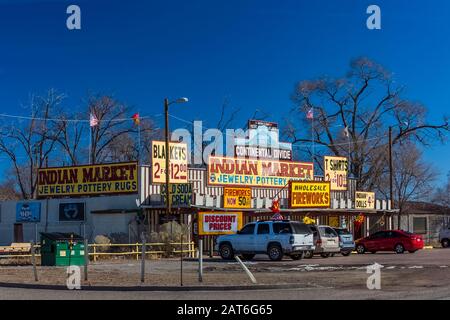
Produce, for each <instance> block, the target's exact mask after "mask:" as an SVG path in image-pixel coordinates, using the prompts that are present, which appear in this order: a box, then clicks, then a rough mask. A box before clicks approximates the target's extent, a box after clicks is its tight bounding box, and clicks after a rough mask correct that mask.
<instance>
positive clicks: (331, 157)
mask: <svg viewBox="0 0 450 320" xmlns="http://www.w3.org/2000/svg"><path fill="white" fill-rule="evenodd" d="M327 159H328V160H330V161H332V160H337V161H342V160H344V161H345V162H346V164H347V170H327V167H328V166H327ZM348 167H349V160H348V158H347V157H337V156H324V157H323V177H324V181H327V180H326V179H327V174H330V180H329V181H330V182H331V190H332V191H347V190H348ZM331 173H334V176H336V175H338V174H339V175H343V179H344V181H345V187H339V186H338V185H337V182H336V183H333V180H332V179H333V178H334V177H332V176H331ZM344 173H345V174H344Z"/></svg>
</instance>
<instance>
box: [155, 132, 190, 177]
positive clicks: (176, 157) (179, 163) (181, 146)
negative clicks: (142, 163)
mask: <svg viewBox="0 0 450 320" xmlns="http://www.w3.org/2000/svg"><path fill="white" fill-rule="evenodd" d="M169 160H170V165H169V182H170V183H187V182H188V151H187V144H186V143H181V142H170V143H169ZM152 183H166V143H165V142H164V141H152Z"/></svg>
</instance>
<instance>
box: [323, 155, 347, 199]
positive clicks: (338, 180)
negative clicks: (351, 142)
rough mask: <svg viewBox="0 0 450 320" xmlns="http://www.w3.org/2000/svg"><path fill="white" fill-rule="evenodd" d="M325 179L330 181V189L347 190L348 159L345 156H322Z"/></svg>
mask: <svg viewBox="0 0 450 320" xmlns="http://www.w3.org/2000/svg"><path fill="white" fill-rule="evenodd" d="M323 160H324V176H325V181H330V182H331V190H333V191H344V190H347V172H348V160H347V158H345V157H329V156H325V157H323Z"/></svg>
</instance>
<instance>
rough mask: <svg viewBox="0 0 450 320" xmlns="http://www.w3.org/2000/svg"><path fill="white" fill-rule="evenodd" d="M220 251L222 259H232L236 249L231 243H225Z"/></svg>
mask: <svg viewBox="0 0 450 320" xmlns="http://www.w3.org/2000/svg"><path fill="white" fill-rule="evenodd" d="M219 252H220V256H221V257H222V259H224V260H231V259H233V258H234V251H233V248H232V247H231V245H229V244H223V245H221V246H220V249H219Z"/></svg>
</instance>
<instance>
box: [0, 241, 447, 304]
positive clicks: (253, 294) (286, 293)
mask: <svg viewBox="0 0 450 320" xmlns="http://www.w3.org/2000/svg"><path fill="white" fill-rule="evenodd" d="M375 262H377V263H379V264H381V265H383V266H384V268H383V269H382V288H381V290H368V289H367V288H366V280H367V276H368V275H367V273H366V270H365V266H367V265H370V264H373V263H375ZM138 266H139V265H138V264H137V263H136V262H135V261H129V262H127V263H123V262H122V263H112V262H109V263H103V264H95V265H91V266H90V268H93V269H94V270H103V272H104V273H107V272H108V271H109V272H112V273H114V272H116V273H117V272H119V271H120V272H122V273H123V271H126V272H127V274H128V276H130V277H131V276H133V277H134V276H135V272H137V271H138V269H139V268H138ZM146 266H147V268H150V269H149V271H150V270H151V271H152V272H153V275H158V276H160V277H161V278H162V279H164V277H165V276H169V275H170V274H172V275H174V274H176V271H177V268H178V267H179V263H178V261H176V260H160V261H151V262H149V263H148V264H147V265H146ZM248 266H249V267H250V269H251V270H253V271H254V272H255V276H256V278H257V279H260V280H263V279H262V278H264V277H274V278H276V279H281V280H283V279H293V280H295V281H296V283H297V284H300V285H301V284H302V283H304V284H305V286H304V287H302V289H282V290H280V289H277V290H252V291H221V292H211V291H191V292H183V291H177V292H172V291H171V292H167V291H160V292H155V291H149V292H143V291H139V292H137V291H134V292H133V291H131V292H130V291H126V292H125V291H91V290H82V291H68V290H67V291H65V290H64V291H52V290H41V289H40V290H37V289H20V288H0V300H3V299H67V300H72V299H76V300H79V299H169V300H178V299H180V300H185V299H204V300H208V299H220V300H246V299H269V300H270V299H282V300H284V299H449V298H450V250H445V249H434V250H423V251H420V252H417V253H415V254H408V253H407V254H403V255H397V254H394V253H392V254H391V253H387V254H375V255H373V254H365V255H352V256H350V257H342V256H336V257H334V258H328V259H323V258H319V257H317V258H314V259H309V260H306V259H305V260H301V261H292V260H289V259H286V260H283V261H281V262H272V261H269V260H267V258H266V257H264V256H258V257H257V258H256V259H255V261H251V262H248ZM184 267H185V271H186V273H187V274H189V273H191V275H194V276H195V269H196V267H197V263H196V262H195V261H186V262H185V265H184ZM11 268H12V267H8V268H6V269H2V268H1V267H0V276H1V272H2V271H3V270H7V271H8V272H11ZM237 273H238V274H240V275H241V274H242V270H240V267H239V266H238V265H237V263H230V262H223V261H221V260H219V259H206V260H205V275H206V276H210V277H212V276H214V275H221V276H222V277H225V278H226V277H232V276H236V274H237ZM243 277H244V278H243V279H245V276H243ZM284 277H286V278H284ZM3 281H4V280H3ZM175 282H176V281H175ZM306 284H307V285H306Z"/></svg>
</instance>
